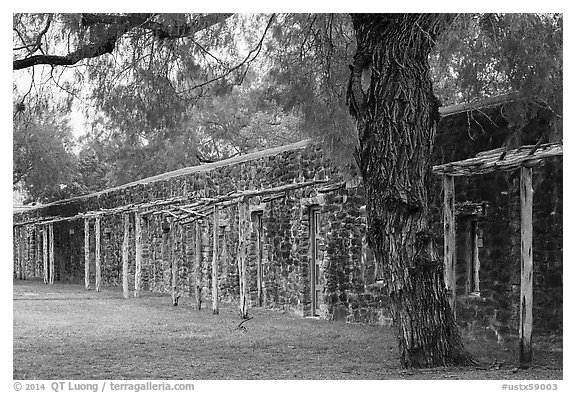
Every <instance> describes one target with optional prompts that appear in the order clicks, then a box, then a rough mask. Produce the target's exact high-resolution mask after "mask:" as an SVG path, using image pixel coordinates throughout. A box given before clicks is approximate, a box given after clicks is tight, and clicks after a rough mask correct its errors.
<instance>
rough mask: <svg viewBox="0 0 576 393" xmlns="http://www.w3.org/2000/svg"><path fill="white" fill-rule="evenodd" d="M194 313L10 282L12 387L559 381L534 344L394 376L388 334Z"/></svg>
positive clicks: (542, 347)
mask: <svg viewBox="0 0 576 393" xmlns="http://www.w3.org/2000/svg"><path fill="white" fill-rule="evenodd" d="M203 306H207V307H206V308H203V309H202V310H200V311H198V310H195V309H194V308H193V307H192V304H191V302H190V300H189V299H181V300H180V305H179V306H178V307H173V306H172V305H171V298H170V297H169V296H157V295H152V294H144V297H142V298H140V299H134V298H130V299H123V298H122V292H121V291H119V290H116V289H104V290H103V291H102V292H100V293H96V292H95V291H93V290H91V291H88V292H86V291H84V288H83V286H81V285H69V284H68V285H67V284H56V285H54V286H47V285H44V284H43V283H42V282H40V281H30V280H28V281H18V280H16V281H14V320H13V324H14V349H13V351H14V379H115V380H119V379H135V380H143V379H158V380H172V379H187V380H219V379H507V380H508V379H537V380H538V379H562V350H561V343H559V344H558V343H557V344H555V345H551V344H549V343H543V342H542V343H540V342H539V341H538V338H537V337H536V338H535V339H534V341H535V349H534V365H533V367H531V368H529V369H526V370H518V369H517V368H516V357H517V350H516V346H515V345H513V346H499V345H497V344H492V343H486V342H485V341H470V340H467V341H466V345H467V347H468V349H469V350H470V351H471V352H472V353H473V354H474V355H475V356H476V358H477V359H478V360H479V361H480V362H481V363H482V365H481V366H479V367H469V368H437V369H431V370H403V369H402V368H400V367H399V363H398V360H397V358H396V356H397V355H396V352H397V351H396V339H395V337H394V332H393V330H392V329H391V328H389V327H379V326H364V325H358V324H344V323H336V322H330V321H324V320H314V319H307V318H301V317H298V316H295V315H293V314H291V313H281V312H277V311H271V310H266V309H258V308H254V309H250V315H251V316H253V317H254V319H252V320H250V321H247V322H246V323H244V325H243V326H245V327H246V330H241V329H238V328H237V325H238V324H239V323H240V318H239V317H238V313H237V311H236V307H235V306H234V305H228V304H223V305H221V308H220V315H212V311H211V310H210V305H209V304H203Z"/></svg>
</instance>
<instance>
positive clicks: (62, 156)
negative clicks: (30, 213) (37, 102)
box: [12, 109, 77, 202]
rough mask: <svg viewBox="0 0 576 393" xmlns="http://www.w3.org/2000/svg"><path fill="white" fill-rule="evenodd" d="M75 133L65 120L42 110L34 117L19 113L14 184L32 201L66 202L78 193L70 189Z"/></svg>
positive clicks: (15, 120) (73, 162) (15, 140)
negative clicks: (39, 114) (61, 200)
mask: <svg viewBox="0 0 576 393" xmlns="http://www.w3.org/2000/svg"><path fill="white" fill-rule="evenodd" d="M72 147H73V142H72V134H71V131H70V128H69V126H68V125H67V124H66V120H65V119H62V118H59V117H58V115H57V114H56V113H53V112H52V113H51V112H50V111H48V110H47V109H43V111H42V116H41V117H36V118H32V117H30V116H24V115H22V114H17V116H15V119H14V132H13V158H14V161H13V167H12V182H13V184H14V185H17V184H22V185H23V186H24V190H25V191H26V192H27V194H28V195H29V199H30V200H33V201H44V202H45V201H51V200H55V199H63V198H66V197H68V196H70V195H73V194H75V193H76V192H77V190H74V189H72V188H70V187H68V186H69V183H70V179H71V177H72V174H73V173H74V168H75V160H76V158H75V156H74V154H73V153H72Z"/></svg>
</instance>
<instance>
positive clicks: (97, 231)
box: [94, 216, 102, 292]
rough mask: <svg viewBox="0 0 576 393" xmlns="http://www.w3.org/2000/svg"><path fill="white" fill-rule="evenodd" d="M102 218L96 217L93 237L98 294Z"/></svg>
mask: <svg viewBox="0 0 576 393" xmlns="http://www.w3.org/2000/svg"><path fill="white" fill-rule="evenodd" d="M101 220H102V217H100V216H98V217H96V220H95V222H94V236H95V243H96V250H95V253H94V257H95V259H96V261H95V266H96V292H100V285H101V282H102V264H101V260H100V254H101V253H100V247H101V245H100V223H101Z"/></svg>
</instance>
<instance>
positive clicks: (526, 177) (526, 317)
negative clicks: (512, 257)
mask: <svg viewBox="0 0 576 393" xmlns="http://www.w3.org/2000/svg"><path fill="white" fill-rule="evenodd" d="M533 192H534V191H533V190H532V169H530V168H525V167H522V168H520V239H521V240H520V249H521V250H520V254H521V256H522V261H521V265H520V329H519V330H520V337H519V340H520V364H521V365H523V366H526V365H528V364H529V363H530V362H531V361H532V277H533V260H532V200H533Z"/></svg>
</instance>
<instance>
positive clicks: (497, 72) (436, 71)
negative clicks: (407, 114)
mask: <svg viewBox="0 0 576 393" xmlns="http://www.w3.org/2000/svg"><path fill="white" fill-rule="evenodd" d="M562 32H563V18H562V15H561V14H463V15H459V16H458V17H457V18H456V20H455V21H454V23H453V24H452V28H451V29H450V30H449V31H447V32H446V34H445V35H444V36H443V38H442V40H440V42H438V45H437V46H436V49H435V53H434V54H433V56H432V58H431V63H432V70H433V75H432V76H433V80H434V82H435V88H436V94H438V95H439V96H440V98H441V100H442V102H443V103H444V104H455V103H460V102H467V101H474V100H476V99H479V98H483V97H490V96H494V95H498V94H503V93H509V92H517V93H518V96H519V97H521V98H524V99H525V101H523V102H519V103H517V105H516V106H514V105H511V106H509V108H508V111H507V113H506V115H507V117H508V118H509V120H510V123H511V128H512V129H513V130H521V129H522V128H523V127H524V125H525V124H526V123H527V122H528V120H529V119H530V118H532V117H534V116H536V114H537V113H538V111H539V110H541V109H542V108H543V109H545V110H549V111H551V112H552V113H553V114H554V115H555V120H554V124H553V125H552V126H553V127H552V128H555V127H560V128H561V120H562V113H563V112H562V78H563V56H562V48H563V43H562Z"/></svg>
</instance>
